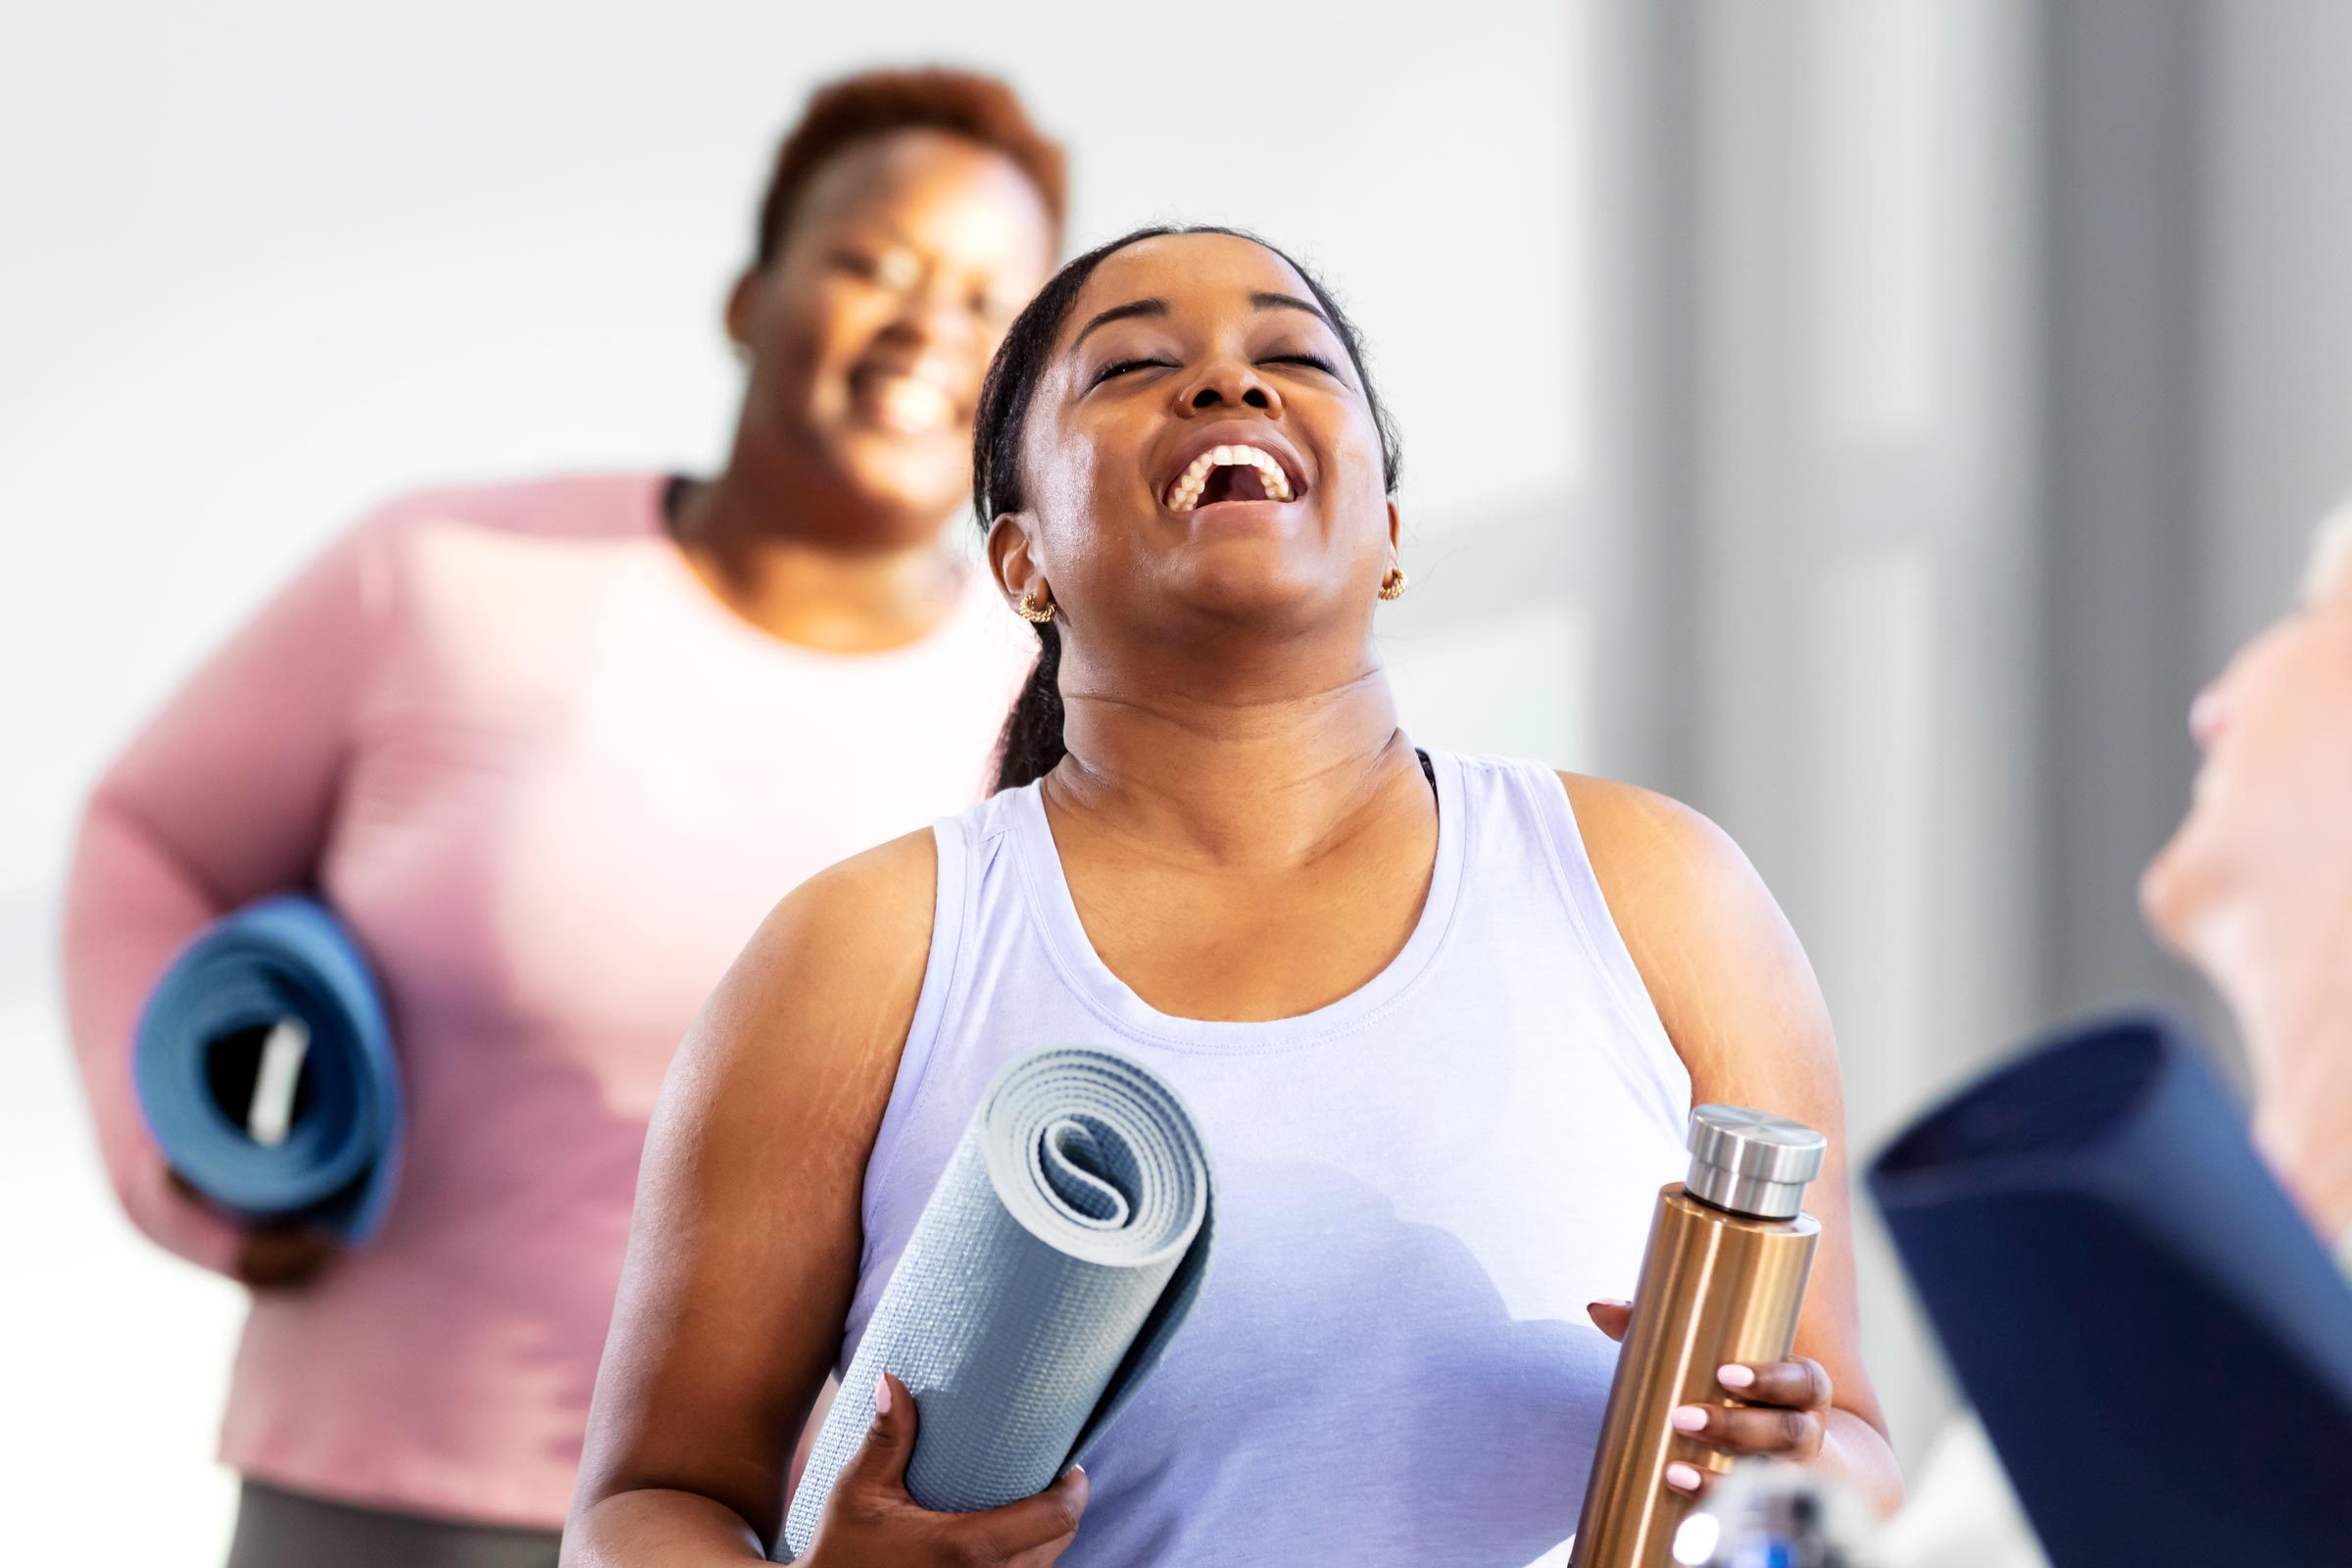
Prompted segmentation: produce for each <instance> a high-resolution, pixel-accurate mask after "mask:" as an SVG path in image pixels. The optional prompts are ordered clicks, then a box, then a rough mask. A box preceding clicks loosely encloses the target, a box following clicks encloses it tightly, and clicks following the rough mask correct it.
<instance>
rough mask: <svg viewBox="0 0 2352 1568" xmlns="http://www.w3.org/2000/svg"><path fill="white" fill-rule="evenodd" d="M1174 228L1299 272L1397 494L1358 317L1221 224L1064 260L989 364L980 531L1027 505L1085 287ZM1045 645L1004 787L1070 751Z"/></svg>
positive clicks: (978, 448)
mask: <svg viewBox="0 0 2352 1568" xmlns="http://www.w3.org/2000/svg"><path fill="white" fill-rule="evenodd" d="M1166 234H1228V235H1231V236H1232V237H1233V238H1235V239H1246V240H1248V241H1249V242H1250V244H1252V245H1256V246H1259V247H1261V248H1263V249H1265V250H1267V251H1271V252H1272V253H1273V254H1274V255H1276V256H1279V257H1281V258H1282V260H1283V261H1285V262H1287V263H1289V264H1290V268H1291V270H1293V271H1295V272H1297V273H1298V274H1299V277H1300V278H1301V279H1302V280H1304V282H1305V283H1306V286H1307V290H1308V292H1310V293H1312V294H1313V295H1314V297H1315V303H1316V304H1317V305H1319V306H1321V307H1322V308H1323V315H1324V316H1325V318H1326V319H1329V320H1330V322H1331V325H1332V330H1333V331H1335V332H1337V333H1338V334H1339V338H1340V342H1341V344H1342V346H1344V347H1345V348H1346V349H1347V350H1348V363H1349V364H1350V365H1352V366H1354V367H1355V381H1356V385H1358V386H1360V387H1362V388H1363V389H1364V401H1365V402H1366V403H1367V404H1369V405H1370V406H1371V410H1372V423H1373V426H1374V428H1376V429H1377V430H1378V431H1379V432H1380V472H1381V483H1382V486H1383V488H1384V489H1386V490H1387V491H1388V493H1389V494H1390V495H1392V496H1394V495H1395V494H1396V493H1397V470H1398V468H1399V466H1401V464H1402V462H1403V454H1402V452H1401V451H1400V450H1399V448H1398V446H1397V427H1396V425H1395V424H1394V423H1393V422H1392V421H1391V420H1390V418H1389V411H1388V408H1387V406H1386V405H1384V404H1383V403H1382V402H1381V401H1380V394H1379V393H1378V392H1376V391H1374V390H1373V387H1372V377H1371V375H1370V373H1369V372H1367V371H1366V369H1365V368H1364V346H1363V339H1362V338H1361V337H1360V336H1359V335H1358V334H1357V332H1356V330H1355V323H1354V322H1352V321H1350V320H1348V316H1347V313H1346V312H1344V311H1342V310H1341V309H1340V303H1339V301H1337V300H1335V299H1333V298H1332V297H1331V291H1330V290H1329V289H1326V288H1325V287H1324V286H1323V283H1322V280H1321V279H1319V278H1317V277H1316V276H1315V274H1314V273H1312V272H1310V271H1308V270H1306V269H1305V268H1303V267H1301V266H1299V263H1298V262H1296V261H1294V260H1292V258H1291V256H1290V255H1289V253H1287V252H1286V251H1284V250H1283V249H1282V248H1281V247H1280V246H1278V245H1271V244H1268V243H1267V242H1266V241H1265V240H1262V239H1260V238H1258V236H1256V235H1255V234H1251V233H1249V232H1247V231H1245V230H1242V229H1238V228H1220V227H1218V226H1216V225H1215V224H1198V225H1188V226H1184V227H1171V226H1160V227H1152V228H1139V229H1135V230H1133V231H1131V232H1129V233H1125V234H1122V235H1120V236H1119V237H1118V238H1117V239H1114V240H1112V241H1110V242H1109V243H1108V244H1106V245H1098V246H1096V247H1095V248H1094V249H1093V250H1091V251H1088V252H1087V253H1086V254H1085V255H1084V256H1080V257H1078V258H1076V259H1074V260H1072V261H1070V262H1068V263H1067V264H1065V265H1064V266H1063V267H1062V269H1061V270H1060V271H1058V272H1055V273H1054V275H1053V277H1052V278H1050V279H1049V280H1048V281H1047V283H1046V286H1045V287H1044V288H1042V289H1040V290H1039V291H1038V294H1037V297H1036V298H1035V299H1033V300H1031V301H1030V302H1029V304H1028V305H1027V307H1026V308H1024V309H1023V310H1022V312H1021V314H1020V315H1019V316H1017V317H1015V318H1013V322H1012V325H1011V326H1009V327H1007V328H1006V329H1005V341H1004V343H1003V345H1001V346H1000V347H999V348H998V350H997V357H996V359H995V360H994V361H993V362H991V363H990V365H989V368H988V378H987V379H986V380H984V381H982V382H981V383H980V405H979V408H978V409H977V410H976V411H975V413H974V415H973V418H972V510H973V512H974V513H975V514H976V515H978V517H979V519H980V530H981V532H983V533H986V532H987V531H988V530H989V529H990V528H991V527H993V526H995V524H996V520H997V518H998V517H1000V516H1002V515H1004V514H1005V513H1007V512H1018V511H1019V510H1020V509H1021V498H1022V492H1021V432H1022V429H1023V428H1024V427H1025V426H1026V425H1027V423H1028V421H1029V401H1030V398H1031V397H1032V396H1033V395H1034V394H1035V393H1036V391H1037V379H1038V377H1039V376H1040V375H1041V374H1043V373H1044V371H1045V368H1046V362H1047V360H1048V359H1050V358H1051V357H1052V355H1053V353H1054V339H1055V338H1056V337H1058V336H1059V335H1060V333H1061V324H1062V322H1063V321H1064V320H1066V319H1068V317H1069V314H1070V307H1071V306H1072V305H1074V304H1076V303H1077V299H1078V291H1079V290H1080V289H1082V288H1084V287H1085V286H1086V280H1087V279H1088V278H1089V277H1091V276H1093V275H1094V271H1095V269H1096V268H1097V267H1100V266H1101V265H1102V264H1103V258H1105V257H1107V256H1110V255H1112V254H1113V253H1115V252H1118V251H1123V250H1125V249H1126V248H1127V247H1128V246H1130V245H1133V244H1136V243H1138V242H1139V241H1142V240H1147V239H1157V238H1159V237H1161V236H1162V235H1166ZM1037 641H1038V645H1039V646H1038V655H1037V666H1036V667H1035V668H1034V669H1032V670H1031V671H1030V672H1029V681H1028V684H1027V685H1025V686H1023V687H1022V688H1021V694H1020V696H1019V697H1017V698H1015V699H1014V700H1013V704H1012V712H1011V714H1010V715H1009V716H1008V717H1006V719H1005V733H1004V736H1003V738H1002V739H1001V740H1000V741H999V743H998V748H997V785H996V787H997V788H998V789H999V790H1010V789H1018V788H1020V787H1021V786H1022V785H1024V784H1027V783H1030V782H1032V781H1034V780H1036V779H1041V778H1043V777H1045V776H1046V775H1047V774H1048V773H1050V772H1052V771H1053V770H1054V764H1055V763H1056V762H1058V761H1060V760H1062V758H1063V757H1064V756H1065V755H1067V753H1066V749H1065V748H1064V747H1063V746H1062V743H1061V717H1062V709H1061V631H1060V628H1059V627H1057V626H1055V625H1054V622H1052V621H1050V620H1048V621H1041V622H1039V623H1038V624H1037Z"/></svg>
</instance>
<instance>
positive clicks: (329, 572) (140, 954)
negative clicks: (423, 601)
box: [64, 519, 388, 1284]
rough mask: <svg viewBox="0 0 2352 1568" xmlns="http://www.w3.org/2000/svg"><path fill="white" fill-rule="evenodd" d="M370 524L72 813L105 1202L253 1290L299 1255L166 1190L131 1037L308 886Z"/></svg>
mask: <svg viewBox="0 0 2352 1568" xmlns="http://www.w3.org/2000/svg"><path fill="white" fill-rule="evenodd" d="M381 522H382V519H379V521H378V522H377V523H373V524H368V525H364V526H363V527H361V528H359V529H356V530H354V531H353V532H352V533H351V534H349V535H346V536H345V537H344V538H343V539H341V540H340V541H338V542H337V543H336V544H335V545H333V546H332V547H330V548H329V549H328V550H327V551H326V552H325V553H324V554H323V555H322V556H320V557H319V560H317V561H316V562H314V563H313V564H311V565H310V566H309V567H308V568H307V569H306V570H305V571H303V572H302V573H301V574H300V575H299V576H297V577H296V578H295V579H294V581H293V582H292V583H290V584H288V585H287V586H286V587H285V588H284V589H282V590H281V591H280V592H279V593H278V594H277V595H276V597H275V598H273V599H271V600H270V602H269V603H268V604H267V605H265V606H264V607H263V609H262V610H261V611H260V612H259V613H257V614H256V615H254V617H253V618H252V619H251V620H249V621H248V622H246V624H245V625H244V626H243V627H242V628H241V629H240V630H239V631H238V632H237V633H236V634H235V636H233V637H232V638H231V639H230V640H229V642H228V643H227V644H226V645H225V646H224V647H222V648H221V650H220V651H219V652H218V653H216V654H215V655H214V656H213V657H212V658H211V659H210V660H208V661H207V662H205V663H204V665H203V666H202V667H201V668H199V669H198V670H197V672H196V674H195V675H194V676H193V677H192V678H190V680H189V681H188V682H187V684H186V685H184V686H183V687H182V688H181V689H180V690H179V691H178V692H177V693H176V694H175V695H174V696H173V697H172V700H171V701H170V702H169V703H168V704H167V705H166V706H165V708H164V709H163V711H161V712H159V713H158V714H157V715H156V716H155V717H154V718H153V719H152V720H151V721H150V722H149V723H148V725H147V727H146V729H145V730H144V731H142V732H141V733H140V734H139V735H138V737H137V738H136V739H135V740H134V741H133V742H132V743H131V745H130V746H129V747H128V748H127V749H126V750H125V751H124V752H123V755H122V757H121V758H119V759H118V760H116V762H115V764H114V765H113V767H112V768H111V769H110V770H109V771H108V773H107V774H106V776H105V778H104V779H103V780H102V781H101V782H100V783H99V785H98V787H97V789H96V791H95V792H93V794H92V796H91V798H90V802H89V805H88V807H87V809H85V811H84V814H83V818H82V823H81V831H80V836H79V839H78V841H77V843H76V845H75V847H74V852H73V865H72V869H71V872H70V875H69V881H68V886H67V893H66V909H65V935H64V969H65V991H66V1006H67V1015H68V1019H69V1022H70V1027H71V1031H72V1034H73V1050H74V1055H75V1058H76V1061H77V1063H78V1065H79V1067H80V1070H81V1079H82V1085H83V1089H84V1092H85V1093H86V1094H87V1095H88V1097H89V1103H90V1111H91V1117H92V1120H93V1121H94V1122H95V1123H96V1126H97V1132H98V1147H99V1152H100V1153H101V1154H102V1155H103V1156H104V1159H105V1161H106V1168H107V1174H108V1175H109V1177H110V1178H111V1179H112V1181H113V1183H114V1187H115V1191H116V1194H117V1195H118V1197H119V1198H120V1199H121V1201H122V1203H123V1209H124V1211H125V1212H126V1213H128V1214H129V1216H130V1219H131V1222H132V1223H133V1224H135V1225H137V1226H138V1228H139V1229H140V1230H141V1231H143V1232H145V1233H146V1234H147V1235H148V1236H149V1237H151V1238H152V1239H153V1240H155V1241H156V1242H158V1243H160V1244H162V1245H163V1246H165V1247H167V1248H169V1249H171V1250H172V1251H174V1252H177V1253H178V1254H179V1255H181V1256H182V1257H185V1258H188V1259H189V1260H191V1261H193V1262H196V1263H200V1264H202V1265H204V1266H205V1267H207V1268H211V1269H215V1270H218V1271H220V1272H222V1273H228V1274H234V1275H237V1276H239V1277H242V1278H247V1279H249V1280H251V1281H252V1282H253V1283H264V1284H266V1283H275V1282H276V1281H275V1280H274V1279H271V1278H268V1277H263V1276H266V1275H269V1274H270V1273H271V1272H273V1267H272V1259H273V1258H274V1259H276V1261H277V1262H278V1263H283V1262H285V1261H286V1259H285V1258H283V1257H279V1256H278V1254H280V1253H285V1252H287V1250H288V1249H287V1248H286V1247H284V1246H281V1245H277V1244H280V1243H291V1242H294V1240H295V1238H292V1237H278V1236H273V1235H263V1236H260V1237H258V1238H257V1236H256V1235H255V1234H254V1233H249V1232H246V1231H242V1230H240V1229H239V1228H237V1227H236V1226H234V1225H232V1224H230V1223H229V1222H227V1221H226V1220H224V1219H222V1218H221V1216H219V1215H218V1214H216V1213H214V1212H213V1211H212V1210H211V1209H209V1208H207V1207H206V1206H205V1205H204V1204H203V1203H202V1202H201V1201H198V1200H197V1199H195V1198H194V1197H192V1196H190V1195H189V1194H188V1193H186V1192H185V1191H183V1190H182V1189H180V1188H179V1187H178V1186H176V1185H175V1184H174V1183H173V1182H172V1179H171V1173H170V1172H169V1171H168V1170H166V1168H165V1166H164V1161H163V1157H162V1155H161V1153H160V1152H158V1151H157V1149H156V1147H155V1143H154V1141H153V1140H152V1139H151V1138H150V1137H149V1136H148V1132H147V1127H146V1123H145V1122H144V1121H143V1120H142V1119H141V1117H140V1115H139V1109H138V1103H137V1100H136V1097H135V1096H134V1094H133V1092H132V1088H131V1077H130V1063H131V1044H132V1040H131V1037H132V1034H133V1031H134V1030H135V1029H136V1027H137V1023H138V1017H139V1013H140V1010H141V1009H142V1008H143V1007H144V1006H145V1005H146V1002H147V996H148V993H149V992H150V991H152V990H153V989H154V987H155V983H156V981H157V980H158V979H159V978H161V976H162V974H163V972H164V969H165V967H166V966H167V965H168V964H169V963H170V962H171V960H172V956H173V955H175V954H176V953H177V952H178V951H179V949H180V947H181V945H182V944H184V943H185V942H187V941H188V939H189V938H191V937H193V936H194V935H195V934H196V933H197V932H199V931H201V930H202V929H204V927H205V926H207V925H208V924H210V923H211V922H212V921H214V920H216V919H218V918H219V917H220V916H221V915H222V914H225V913H227V912H228V911H229V910H231V909H234V908H236V907H238V906H239V905H242V904H246V903H250V902H251V901H253V900H255V899H258V898H261V897H263V896H265V895H267V894H270V893H278V892H285V891H289V890H293V889H298V888H301V887H303V886H304V885H306V884H307V883H309V882H310V881H311V880H312V877H313V875H314V873H315V871H316V868H317V866H318V862H319V854H320V851H321V848H322V846H323V845H324V844H325V841H326V835H327V832H328V829H329V827H330V826H331V823H332V820H333V816H334V807H335V800H336V797H337V793H338V790H339V788H340V783H341V778H342V774H343V767H344V760H345V758H346V755H347V746H348V737H349V736H350V734H351V726H352V721H353V711H354V709H355V708H356V706H357V705H358V703H359V701H360V694H361V691H362V689H363V687H364V685H365V682H366V679H367V673H368V669H369V667H370V665H371V662H372V661H373V659H374V658H375V655H376V652H377V649H378V646H379V644H380V641H381V635H382V628H383V625H384V623H385V620H386V618H387V614H388V611H387V608H386V604H385V600H386V598H387V595H388V586H387V585H386V583H385V582H384V581H383V574H382V571H381V568H380V566H378V565H377V564H376V553H377V546H378V543H379V532H380V527H381ZM294 1250H301V1249H300V1248H299V1247H298V1246H297V1247H296V1248H295V1249H294ZM306 1256H307V1254H306ZM310 1260H315V1258H311V1259H310Z"/></svg>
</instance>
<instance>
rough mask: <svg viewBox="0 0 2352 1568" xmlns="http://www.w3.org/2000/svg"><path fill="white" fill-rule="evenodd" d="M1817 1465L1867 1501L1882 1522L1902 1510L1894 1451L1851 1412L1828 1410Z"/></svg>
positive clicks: (1881, 1435) (1899, 1473)
mask: <svg viewBox="0 0 2352 1568" xmlns="http://www.w3.org/2000/svg"><path fill="white" fill-rule="evenodd" d="M1819 1463H1820V1465H1821V1467H1822V1468H1823V1469H1825V1470H1828V1471H1830V1472H1831V1473H1832V1474H1835V1475H1837V1476H1838V1478H1839V1479H1841V1480H1843V1481H1844V1482H1846V1483H1847V1484H1848V1485H1850V1486H1851V1487H1853V1489H1854V1490H1855V1491H1857V1492H1859V1493H1861V1494H1862V1495H1863V1496H1865V1497H1867V1498H1868V1499H1869V1500H1870V1503H1871V1506H1873V1507H1874V1508H1876V1509H1877V1510H1878V1511H1879V1514H1880V1516H1881V1517H1882V1518H1884V1517H1885V1516H1887V1515H1888V1514H1891V1513H1893V1512H1894V1510H1895V1509H1897V1508H1899V1507H1901V1506H1902V1502H1903V1473H1902V1471H1901V1469H1900V1468H1899V1467H1897V1465H1896V1464H1895V1462H1894V1449H1893V1447H1892V1446H1890V1445H1888V1443H1887V1435H1886V1434H1885V1433H1883V1432H1881V1431H1880V1430H1879V1429H1878V1428H1877V1427H1875V1426H1873V1425H1871V1423H1870V1422H1869V1421H1868V1420H1866V1419H1864V1418H1863V1417H1862V1416H1860V1415H1857V1414H1855V1413H1854V1412H1853V1411H1851V1410H1841V1409H1838V1408H1837V1407H1835V1406H1833V1407H1832V1408H1831V1410H1830V1415H1829V1420H1828V1421H1827V1422H1825V1423H1824V1432H1823V1437H1822V1445H1821V1458H1820V1460H1819Z"/></svg>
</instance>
